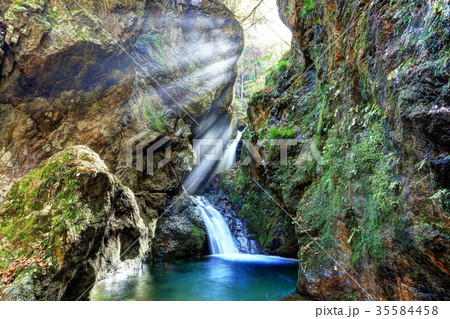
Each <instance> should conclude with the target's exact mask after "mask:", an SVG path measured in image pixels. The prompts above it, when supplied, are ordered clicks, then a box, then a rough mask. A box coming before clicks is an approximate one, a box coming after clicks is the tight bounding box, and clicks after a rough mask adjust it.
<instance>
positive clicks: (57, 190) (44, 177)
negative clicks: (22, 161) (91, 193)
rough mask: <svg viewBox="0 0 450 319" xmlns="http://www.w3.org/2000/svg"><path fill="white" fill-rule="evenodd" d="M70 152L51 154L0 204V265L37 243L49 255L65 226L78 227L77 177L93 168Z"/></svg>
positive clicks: (80, 218) (82, 217)
mask: <svg viewBox="0 0 450 319" xmlns="http://www.w3.org/2000/svg"><path fill="white" fill-rule="evenodd" d="M74 152H75V151H73V150H72V151H66V152H64V153H60V154H58V155H55V156H54V157H52V158H51V159H50V160H48V161H46V162H44V163H42V164H41V165H39V166H38V167H37V168H36V169H34V170H33V171H32V172H31V173H30V174H28V175H27V176H26V177H24V178H23V179H22V180H21V181H19V182H16V183H15V184H14V186H13V187H12V189H11V191H10V192H9V195H8V198H7V201H6V202H5V203H4V205H3V206H2V207H0V233H2V234H3V235H2V240H1V245H2V247H3V249H2V251H1V252H0V267H1V268H3V267H4V266H5V264H7V263H8V262H9V259H10V258H11V256H14V258H20V257H22V256H25V255H26V254H27V253H28V252H29V251H30V250H31V247H32V246H33V245H35V244H37V243H38V244H41V245H42V248H43V249H44V250H46V252H47V256H50V255H51V253H52V251H53V249H56V248H57V245H59V243H60V239H59V236H61V235H62V234H64V233H65V232H67V230H68V227H73V230H77V227H78V228H79V227H81V226H80V225H81V222H82V221H83V220H85V219H86V214H85V213H84V210H83V209H82V202H83V200H82V198H81V187H82V184H81V183H80V176H82V175H86V174H87V175H90V174H92V175H93V176H94V175H95V174H97V170H96V169H93V167H92V166H91V165H90V164H89V163H88V162H86V163H84V161H83V160H80V159H78V158H77V157H76V154H75V153H74ZM84 167H85V168H84Z"/></svg>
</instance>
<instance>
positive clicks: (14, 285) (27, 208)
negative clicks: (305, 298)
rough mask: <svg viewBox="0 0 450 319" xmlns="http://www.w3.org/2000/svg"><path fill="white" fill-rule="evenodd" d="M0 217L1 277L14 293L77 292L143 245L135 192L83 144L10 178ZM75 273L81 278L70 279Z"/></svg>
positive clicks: (56, 296)
mask: <svg viewBox="0 0 450 319" xmlns="http://www.w3.org/2000/svg"><path fill="white" fill-rule="evenodd" d="M0 218H1V219H0V233H1V234H2V239H1V243H0V245H1V251H0V277H1V278H2V280H3V287H2V288H3V293H4V294H6V295H8V297H6V298H10V299H13V300H14V299H38V300H42V299H44V300H60V299H77V298H78V297H80V296H81V293H82V292H83V291H84V290H86V289H87V288H88V287H89V286H90V285H91V284H92V283H93V282H94V281H95V279H96V278H97V277H98V276H100V275H101V273H104V272H105V271H106V268H107V266H112V265H110V264H111V263H112V262H117V261H120V260H125V259H136V258H139V257H141V256H142V255H143V253H144V252H145V250H146V239H147V238H146V236H147V231H146V230H145V226H144V224H143V221H142V219H141V217H140V215H139V210H138V208H137V204H136V201H135V198H134V194H133V193H132V192H131V191H130V190H129V189H127V188H125V187H124V186H122V185H121V184H120V183H119V180H118V179H117V178H116V177H115V176H114V175H112V174H111V173H110V172H109V170H108V168H107V167H106V165H105V164H104V163H103V161H102V160H101V159H100V157H99V156H98V155H97V154H96V153H94V152H93V151H92V150H90V149H89V148H87V147H84V146H75V147H71V148H69V149H66V150H65V151H62V152H60V153H58V154H56V155H54V156H53V157H51V158H50V159H49V160H47V161H45V162H43V163H42V164H41V165H39V166H38V167H37V168H36V169H34V170H33V171H32V172H31V173H29V174H28V175H27V176H25V177H24V178H23V179H22V180H20V181H18V182H16V183H15V184H14V186H13V187H12V189H11V191H10V192H9V194H8V196H7V199H6V201H5V202H4V204H3V205H2V206H1V207H0ZM138 238H139V239H141V238H142V240H139V241H138V244H137V245H136V246H135V247H132V248H131V249H130V250H129V251H127V252H126V254H124V255H121V250H125V249H126V248H127V247H128V246H129V245H130V244H131V243H132V242H134V241H135V240H136V239H138ZM127 245H128V246H127ZM124 246H125V247H124ZM79 277H83V278H84V280H83V282H81V281H77V280H75V281H74V280H73V279H74V278H79ZM71 281H72V283H71ZM81 297H82V299H85V298H87V296H84V295H83V296H81Z"/></svg>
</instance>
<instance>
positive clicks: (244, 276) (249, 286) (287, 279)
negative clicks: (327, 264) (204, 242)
mask: <svg viewBox="0 0 450 319" xmlns="http://www.w3.org/2000/svg"><path fill="white" fill-rule="evenodd" d="M297 269H298V262H297V261H296V260H292V259H285V258H278V257H269V256H260V255H245V254H238V255H225V256H207V257H203V258H199V259H196V260H192V261H175V262H161V263H156V264H154V265H152V266H149V267H146V268H144V269H142V270H139V271H134V272H131V273H127V274H122V275H118V276H116V277H115V278H112V279H108V280H105V281H102V282H100V283H98V284H97V285H96V286H95V287H94V289H93V291H92V294H91V299H92V300H147V301H153V300H154V301H220V300H224V301H239V300H247V301H258V300H280V299H281V298H283V297H284V296H286V295H288V294H290V293H292V292H294V290H295V287H296V281H297Z"/></svg>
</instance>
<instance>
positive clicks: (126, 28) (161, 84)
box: [0, 0, 244, 300]
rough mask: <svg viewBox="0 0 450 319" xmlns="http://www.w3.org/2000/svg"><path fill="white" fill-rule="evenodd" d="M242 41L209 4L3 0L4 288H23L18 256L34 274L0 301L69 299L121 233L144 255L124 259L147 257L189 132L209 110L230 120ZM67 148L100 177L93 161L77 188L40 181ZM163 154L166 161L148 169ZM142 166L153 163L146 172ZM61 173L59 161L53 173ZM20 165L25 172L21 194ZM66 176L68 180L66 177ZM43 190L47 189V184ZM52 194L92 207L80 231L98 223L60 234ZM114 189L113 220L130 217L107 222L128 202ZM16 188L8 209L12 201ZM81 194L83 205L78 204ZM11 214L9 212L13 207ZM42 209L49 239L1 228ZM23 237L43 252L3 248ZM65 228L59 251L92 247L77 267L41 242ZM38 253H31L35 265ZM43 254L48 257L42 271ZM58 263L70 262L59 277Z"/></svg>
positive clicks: (179, 172)
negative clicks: (81, 149)
mask: <svg viewBox="0 0 450 319" xmlns="http://www.w3.org/2000/svg"><path fill="white" fill-rule="evenodd" d="M243 41H244V39H243V31H242V28H241V26H240V25H239V23H238V22H237V20H236V19H235V17H234V16H233V14H232V13H231V12H230V11H229V10H228V9H227V8H226V6H225V5H224V4H223V3H222V2H220V1H208V0H204V1H190V0H185V1H171V0H168V1H166V0H136V1H91V0H83V1H58V0H25V1H17V2H16V1H7V2H2V3H1V4H0V74H1V77H0V205H2V206H0V217H1V221H0V234H1V238H2V239H1V245H2V248H5V249H2V252H1V253H0V257H1V262H0V268H1V269H2V270H1V271H0V273H1V274H2V282H3V284H4V285H3V288H4V287H5V285H6V286H8V287H10V288H11V286H10V285H11V284H12V285H14V284H20V282H19V283H17V282H14V281H15V279H17V278H19V277H20V276H19V272H20V271H22V270H23V269H22V268H21V267H19V268H17V267H15V265H16V264H15V263H16V261H17V260H22V259H21V258H25V257H26V259H25V260H32V261H33V262H32V263H31V264H30V265H28V263H25V264H26V265H25V266H26V267H25V268H27V267H28V266H30V267H31V266H32V267H36V268H35V269H36V270H38V269H40V270H39V276H34V277H32V278H31V281H29V282H28V283H27V285H28V286H27V287H25V288H24V287H23V286H24V285H21V287H19V288H20V289H22V290H23V289H29V290H28V292H23V291H22V293H19V292H18V293H11V294H9V295H8V294H6V295H5V297H4V298H12V299H20V298H25V299H52V300H53V299H73V298H74V297H75V296H77V295H80V294H81V292H82V290H83V289H85V288H86V289H89V288H92V287H90V286H89V285H87V286H85V287H84V286H77V285H76V284H75V282H76V281H79V280H80V278H83V280H84V279H86V280H88V281H92V280H94V281H95V280H96V279H99V278H100V277H101V276H102V275H103V272H105V271H106V270H111V269H109V268H110V267H109V266H111V265H113V264H114V262H115V261H114V258H116V257H117V256H119V255H120V256H122V251H121V250H123V249H124V245H127V244H131V243H132V241H128V240H125V239H126V238H127V236H128V235H129V234H130V233H131V235H130V236H131V237H136V236H137V237H136V238H141V235H142V236H143V237H145V238H146V240H147V244H146V246H145V245H144V244H143V243H142V245H140V246H139V245H138V247H141V248H142V247H143V248H142V250H143V251H141V252H140V253H139V254H138V255H136V254H131V255H132V256H128V255H127V254H125V255H124V256H125V259H135V258H138V257H139V258H140V260H145V258H147V257H148V256H150V255H151V252H150V250H151V247H152V238H153V237H154V232H155V227H156V221H157V219H158V217H159V216H160V215H161V214H163V213H164V211H165V210H166V203H167V201H168V200H169V199H170V198H172V196H173V195H175V194H176V193H178V192H179V191H180V187H181V184H182V182H183V181H184V179H185V177H186V176H187V174H189V173H190V171H191V170H192V168H193V165H194V161H195V156H194V152H193V149H192V145H191V139H192V132H193V131H195V130H197V129H201V126H202V123H203V121H204V119H205V118H207V116H208V115H209V113H210V112H214V113H215V114H216V115H217V116H218V117H219V118H231V117H232V110H231V109H230V104H231V100H232V93H233V85H234V80H235V77H236V71H235V66H236V62H237V60H238V58H239V56H240V54H241V51H242V48H243ZM77 145H84V146H86V147H88V148H89V149H88V150H87V151H86V152H88V153H92V154H98V156H99V158H101V160H102V161H104V163H105V165H106V166H105V168H102V170H101V171H102V172H103V171H106V167H107V169H108V171H107V173H99V172H98V170H95V169H92V172H91V174H88V175H89V176H90V178H92V179H93V180H92V183H91V182H89V183H90V184H92V185H91V186H92V187H93V189H92V190H90V189H86V188H85V187H84V186H83V185H84V184H85V182H87V181H86V180H85V179H83V178H82V177H83V174H84V173H82V174H81V176H80V175H76V174H75V175H70V174H69V175H67V174H62V173H61V174H59V171H56V172H52V174H53V175H54V176H51V177H50V179H51V181H48V182H46V181H47V178H49V177H48V176H44V175H45V174H44V175H42V174H40V173H39V170H40V169H42V167H41V166H39V165H46V164H44V163H46V161H47V160H48V159H49V158H50V157H51V156H53V155H55V154H59V152H64V150H66V151H67V152H69V151H70V148H71V147H74V146H77ZM68 148H69V149H68ZM166 150H170V151H169V152H168V151H166ZM148 151H153V153H152V155H153V161H147V155H150V153H149V152H148ZM127 155H128V157H127ZM96 156H97V155H95V156H94V157H95V158H96V159H95V161H94V162H92V160H89V159H84V160H83V161H82V163H81V164H83V165H87V167H88V168H89V169H91V166H92V165H97V164H96V163H97V162H96V161H97V157H96ZM166 157H170V161H169V162H168V163H166V165H164V166H163V167H158V165H157V164H159V163H160V162H161V161H163V160H164V159H165V158H166ZM74 161H75V162H74ZM98 161H100V159H98ZM69 162H70V163H69V164H67V169H69V171H70V172H73V171H76V170H78V169H81V170H82V171H83V172H84V170H85V169H84V168H83V167H81V168H80V167H79V166H78V164H77V163H76V160H73V161H71V160H69ZM86 162H90V164H89V163H86ZM41 163H42V164H41ZM139 163H142V164H139ZM153 164H155V165H154V166H155V167H154V169H153V167H149V166H150V165H153ZM71 165H72V166H71ZM70 167H73V169H72V170H70ZM158 168H160V169H158ZM64 169H66V168H65V167H64V165H63V167H61V168H60V170H64ZM89 169H86V170H87V171H89ZM151 171H153V172H154V173H150V172H151ZM30 172H31V173H30ZM37 173H39V174H40V175H36V174H37ZM27 174H31V175H30V176H32V179H33V180H32V185H33V188H32V189H29V187H30V181H29V179H30V178H31V177H30V176H27ZM101 174H106V175H105V176H109V180H110V183H109V184H108V185H109V186H111V188H112V189H111V194H110V196H109V195H108V194H109V193H107V192H106V190H105V192H106V193H105V194H103V195H104V196H99V197H95V198H91V197H90V196H89V195H90V192H91V191H92V192H94V189H96V188H98V187H100V186H101V185H103V184H101V185H97V184H96V183H97V182H100V181H102V179H101V178H100V177H101V176H100V175H101ZM24 176H25V177H24ZM96 176H97V177H96ZM70 177H72V178H73V183H71V182H70V181H69V180H67V179H69V178H70ZM22 178H24V179H22ZM39 178H42V181H39ZM99 180H100V181H99ZM113 180H114V181H113ZM14 183H16V184H14ZM13 185H14V186H13ZM68 185H72V186H74V187H73V188H70V187H69V186H68ZM103 186H105V185H103ZM49 187H53V188H52V189H48V190H45V188H49ZM46 191H48V194H47V193H46ZM56 191H59V192H62V194H65V196H67V197H68V198H70V199H71V200H73V201H74V203H72V204H74V205H79V206H80V207H85V206H83V205H87V206H86V207H87V208H86V209H87V210H89V213H86V214H87V216H90V214H93V215H94V216H97V217H98V216H100V217H99V218H100V220H99V221H98V220H96V219H95V220H94V219H89V220H87V221H86V223H87V225H85V227H86V229H89V230H92V229H94V230H95V231H92V232H94V233H95V236H94V238H92V240H91V239H89V240H84V239H83V238H81V239H80V240H78V237H83V236H90V235H89V234H92V232H84V231H83V229H84V228H83V229H82V230H80V231H81V233H77V235H76V236H75V235H74V233H73V234H72V235H73V236H75V237H74V238H72V237H71V236H69V233H70V232H71V229H72V223H73V220H72V219H69V220H65V218H62V221H61V223H62V224H61V223H57V222H56V221H54V222H52V220H53V219H55V218H56V219H57V217H58V216H59V214H60V213H61V212H60V210H58V209H59V208H58V203H59V201H58V200H57V199H60V198H59V196H58V195H57V194H55V192H56ZM64 192H65V193H64ZM117 192H119V193H124V194H126V198H125V199H126V201H127V203H126V205H125V204H123V205H122V206H124V208H123V211H121V213H120V214H119V215H121V216H122V215H123V216H128V215H130V214H131V215H132V216H134V218H133V219H131V220H128V219H127V222H130V223H134V225H126V227H125V226H123V227H122V228H121V227H119V226H118V225H120V224H121V223H122V222H121V221H120V218H119V217H120V216H119V217H118V216H117V214H116V215H114V212H115V208H114V207H116V206H114V205H113V204H114V202H116V201H119V202H122V201H123V200H125V199H123V197H124V196H125V195H120V194H118V193H117ZM46 194H47V195H46ZM119 195H120V196H119ZM22 196H23V201H22V204H23V205H22V204H21V205H22V206H20V209H19V208H18V205H19V203H17V202H16V201H17V200H19V202H20V197H22ZM55 196H56V197H58V198H56V197H55ZM79 196H81V198H83V201H82V202H80V203H79V204H76V202H77V200H76V198H78V197H79ZM51 200H53V204H52V201H51ZM91 201H92V202H91ZM35 202H40V203H39V204H36V205H35ZM41 202H42V203H41ZM15 206H17V207H15ZM77 207H78V206H77ZM80 209H81V208H80ZM97 209H98V211H96V210H97ZM82 210H83V209H82ZM44 211H45V213H44ZM83 211H84V210H83ZM16 213H19V214H20V216H14V214H16ZM136 214H137V216H136ZM39 215H42V216H41V217H39V218H41V219H42V220H41V221H40V223H42V225H46V226H45V227H47V228H46V229H45V231H44V230H43V232H44V233H46V234H47V235H48V234H50V238H53V239H51V240H47V239H46V238H47V237H45V236H44V237H42V236H41V235H42V233H41V232H39V231H37V228H39V227H40V226H39V225H34V226H33V225H28V224H27V225H28V226H30V227H26V228H25V230H24V232H23V233H21V232H18V231H15V230H13V229H12V228H11V227H12V226H11V225H12V224H11V223H12V222H13V220H14V218H16V217H17V218H18V219H19V221H20V222H19V223H24V222H26V221H29V220H31V219H29V218H31V217H30V216H39ZM62 216H63V217H64V216H65V215H62ZM33 218H34V217H33ZM124 218H125V217H124ZM97 223H100V225H98V224H97ZM110 223H112V224H113V225H116V226H117V227H115V228H114V227H113V228H114V229H115V232H116V233H115V234H114V235H111V234H110V233H108V229H110V228H111V227H110V226H108V225H109V224H110ZM57 225H58V227H56V226H57ZM143 227H144V229H145V231H144V230H143ZM105 229H106V230H107V231H106V233H105ZM139 234H141V235H139ZM20 236H25V237H26V238H27V244H26V245H25V246H26V247H28V246H30V247H34V245H35V246H36V247H40V248H39V249H37V250H31V252H30V254H31V255H26V256H25V255H24V254H25V250H26V249H23V250H22V249H19V248H17V249H13V248H11V247H13V246H11V245H12V244H11V243H13V242H20V238H19V237H20ZM65 236H69V237H70V238H71V240H67V241H64V245H65V246H64V247H66V248H64V249H65V250H64V251H66V250H67V251H73V250H78V251H80V256H87V255H89V258H88V259H87V260H86V261H85V262H84V264H83V265H84V266H80V265H78V264H77V267H75V268H73V269H72V268H71V267H72V266H73V263H74V262H75V263H76V262H79V260H78V259H77V261H74V260H73V259H70V258H62V256H69V255H68V254H67V255H65V254H62V253H61V252H58V251H57V250H54V249H51V248H52V247H53V246H54V245H59V243H60V238H61V237H62V238H65ZM130 236H128V237H130ZM203 236H204V237H205V235H204V233H203ZM110 238H115V239H111V240H110ZM117 238H123V239H124V241H123V242H121V240H119V239H117ZM105 242H108V243H109V244H103V243H105ZM19 246H20V245H19ZM19 246H17V247H19ZM25 246H24V247H25ZM6 247H9V248H11V250H8V249H6ZM105 250H106V251H107V253H105ZM102 252H103V253H104V255H105V258H97V256H98V254H101V253H102ZM118 252H120V254H119V253H118ZM34 254H37V255H34ZM55 254H56V255H55ZM86 254H87V255H86ZM77 256H78V255H77ZM35 258H38V259H39V262H37V266H36V263H35V262H34V261H35ZM122 259H123V258H121V261H122ZM54 260H57V262H55V261H54ZM39 263H40V264H39ZM50 263H51V264H52V265H53V266H48V265H49V264H50ZM93 264H95V267H91V266H92V265H93ZM39 265H41V266H42V267H40V266H39ZM22 266H23V265H22ZM47 266H48V267H50V268H48V267H47ZM52 267H53V268H52ZM41 268H42V269H41ZM69 268H71V271H70V272H67V273H66V274H64V276H61V274H62V272H63V270H64V269H66V270H67V269H69ZM77 268H79V269H80V271H76V269H77ZM111 268H114V267H111ZM21 269H22V270H21ZM33 269H34V268H33ZM8 274H9V275H8ZM3 279H4V280H3ZM19 279H20V278H19ZM19 279H18V281H20V280H19ZM43 280H47V281H48V280H54V281H55V282H56V283H57V284H55V287H56V286H57V287H58V289H59V290H58V291H56V290H57V288H55V287H49V286H48V285H45V284H42V282H43ZM47 281H46V282H47ZM71 283H72V284H71ZM42 287H47V288H48V290H46V289H45V288H42ZM38 288H39V289H38ZM11 291H12V290H11ZM11 291H10V292H11ZM83 298H87V294H84V295H83Z"/></svg>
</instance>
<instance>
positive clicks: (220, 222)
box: [193, 196, 239, 255]
mask: <svg viewBox="0 0 450 319" xmlns="http://www.w3.org/2000/svg"><path fill="white" fill-rule="evenodd" d="M193 200H194V202H195V203H196V204H197V207H198V209H199V211H200V214H201V216H202V218H203V220H204V222H205V225H206V229H207V231H208V237H209V245H210V249H211V254H212V255H233V254H239V250H238V248H237V246H236V242H235V241H234V238H233V235H232V234H231V231H230V229H229V228H228V225H227V223H226V222H225V219H224V218H223V216H222V214H220V213H219V212H218V211H217V210H216V209H215V208H214V207H213V206H212V205H211V204H210V203H209V202H208V200H207V199H206V198H205V197H202V196H198V197H193Z"/></svg>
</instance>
